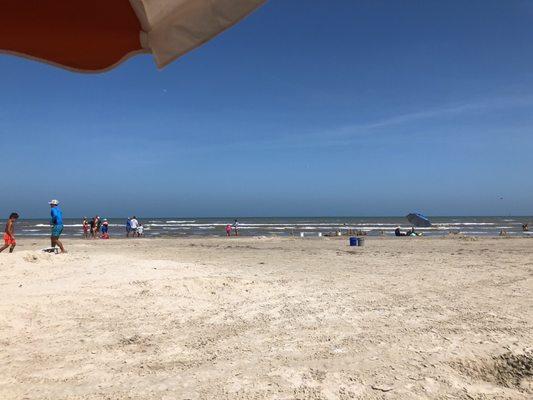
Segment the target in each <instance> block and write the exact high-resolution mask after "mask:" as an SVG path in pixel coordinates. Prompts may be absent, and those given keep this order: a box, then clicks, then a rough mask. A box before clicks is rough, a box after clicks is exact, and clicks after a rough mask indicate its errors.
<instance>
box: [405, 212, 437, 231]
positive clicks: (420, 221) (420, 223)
mask: <svg viewBox="0 0 533 400" xmlns="http://www.w3.org/2000/svg"><path fill="white" fill-rule="evenodd" d="M406 218H407V220H408V221H409V222H410V223H411V225H413V226H417V227H422V228H429V227H430V226H431V221H430V220H429V219H428V218H426V217H424V216H423V215H422V214H418V213H411V214H409V215H407V216H406Z"/></svg>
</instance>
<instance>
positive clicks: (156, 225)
mask: <svg viewBox="0 0 533 400" xmlns="http://www.w3.org/2000/svg"><path fill="white" fill-rule="evenodd" d="M429 218H430V219H431V221H432V223H433V226H432V227H431V228H417V231H419V232H422V233H423V234H424V235H425V236H445V235H448V234H450V233H461V234H464V235H469V236H496V235H498V234H499V233H500V231H501V230H502V229H504V230H506V231H507V232H508V233H509V235H510V236H521V235H524V233H523V231H522V224H523V223H528V222H529V223H530V227H531V230H532V231H533V217H429ZM108 220H109V223H110V225H109V226H110V235H111V237H121V236H125V234H126V229H125V224H126V219H125V218H108ZM139 221H140V222H141V223H142V224H143V225H144V227H145V231H144V233H145V236H146V237H191V236H192V237H196V236H225V234H226V233H225V226H226V225H227V224H228V223H229V224H231V223H233V219H232V218H180V217H167V218H150V217H146V218H139ZM81 222H82V221H81V219H70V218H66V219H65V220H64V223H65V229H64V232H63V234H64V236H66V237H82V235H83V232H82V223H81ZM0 223H2V224H4V223H5V220H0ZM397 226H400V227H401V228H402V230H406V229H408V228H410V225H409V222H408V221H407V220H406V219H405V218H404V217H279V218H256V217H254V218H239V234H240V235H241V236H291V235H294V236H300V235H301V233H302V232H303V233H304V236H309V237H311V236H318V233H321V234H322V235H334V234H335V232H336V231H341V232H343V233H345V234H347V233H349V232H350V231H364V232H366V233H367V234H368V235H369V236H379V235H385V236H393V235H394V229H395V228H396V227H397ZM532 233H533V232H532ZM16 235H17V236H20V237H24V236H26V237H40V236H42V237H45V236H49V235H50V227H49V222H48V220H46V219H21V220H19V221H18V222H17V225H16Z"/></svg>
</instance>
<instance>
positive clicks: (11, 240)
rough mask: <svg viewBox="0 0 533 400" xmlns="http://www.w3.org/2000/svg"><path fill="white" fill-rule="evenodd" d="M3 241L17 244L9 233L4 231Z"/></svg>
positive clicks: (7, 243)
mask: <svg viewBox="0 0 533 400" xmlns="http://www.w3.org/2000/svg"><path fill="white" fill-rule="evenodd" d="M4 243H5V244H6V245H8V246H13V245H15V244H17V242H16V241H15V239H13V238H12V237H11V236H10V235H8V234H7V233H4Z"/></svg>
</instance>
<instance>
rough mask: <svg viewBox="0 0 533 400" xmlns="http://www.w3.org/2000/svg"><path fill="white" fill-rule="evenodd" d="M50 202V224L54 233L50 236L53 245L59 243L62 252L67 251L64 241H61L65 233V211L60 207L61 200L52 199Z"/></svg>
mask: <svg viewBox="0 0 533 400" xmlns="http://www.w3.org/2000/svg"><path fill="white" fill-rule="evenodd" d="M48 204H50V217H51V218H50V225H52V234H51V237H50V239H51V242H52V247H56V245H57V246H59V248H60V249H61V253H66V250H65V248H64V247H63V243H61V242H60V241H59V236H61V233H63V213H62V212H61V209H60V208H59V201H57V200H52V201H49V202H48Z"/></svg>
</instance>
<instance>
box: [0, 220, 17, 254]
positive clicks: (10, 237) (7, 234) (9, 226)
mask: <svg viewBox="0 0 533 400" xmlns="http://www.w3.org/2000/svg"><path fill="white" fill-rule="evenodd" d="M18 217H19V215H18V214H17V213H11V215H10V216H9V219H8V220H7V223H6V229H5V230H4V243H5V244H4V245H3V246H2V247H0V253H1V252H3V251H4V250H5V249H7V248H8V247H9V252H10V253H13V250H14V249H15V246H16V245H17V242H16V241H15V221H16V220H17V219H18Z"/></svg>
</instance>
